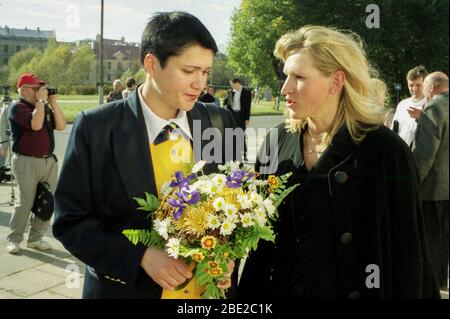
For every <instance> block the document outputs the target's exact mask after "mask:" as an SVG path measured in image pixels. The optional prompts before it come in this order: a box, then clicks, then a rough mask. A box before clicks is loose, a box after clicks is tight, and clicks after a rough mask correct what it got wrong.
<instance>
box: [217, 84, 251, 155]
mask: <svg viewBox="0 0 450 319" xmlns="http://www.w3.org/2000/svg"><path fill="white" fill-rule="evenodd" d="M230 85H231V88H232V91H230V92H229V93H228V96H227V98H226V100H225V102H224V107H225V108H226V109H228V110H230V111H231V112H232V113H233V116H234V119H235V121H236V124H237V127H240V128H241V129H242V130H243V131H244V132H245V129H246V128H247V127H248V125H249V124H250V109H251V105H252V94H251V92H250V91H249V90H247V89H246V88H244V87H243V86H242V84H241V81H240V80H239V79H233V80H231V81H230ZM243 155H244V159H245V160H247V143H246V141H245V137H244V154H243Z"/></svg>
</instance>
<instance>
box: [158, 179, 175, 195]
mask: <svg viewBox="0 0 450 319" xmlns="http://www.w3.org/2000/svg"><path fill="white" fill-rule="evenodd" d="M170 183H171V182H164V183H163V184H162V185H161V188H160V191H161V194H162V195H163V196H168V195H169V194H170V192H171V191H172V187H170Z"/></svg>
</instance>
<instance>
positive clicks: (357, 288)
mask: <svg viewBox="0 0 450 319" xmlns="http://www.w3.org/2000/svg"><path fill="white" fill-rule="evenodd" d="M275 55H276V56H277V57H278V58H280V59H281V60H282V61H283V62H284V73H285V74H286V76H287V78H286V81H285V83H284V86H283V88H282V91H281V93H282V94H283V95H285V96H286V100H287V107H288V108H289V119H288V120H287V124H280V125H279V126H278V127H277V132H278V134H272V135H269V136H268V137H267V139H266V143H265V145H267V146H269V145H270V143H269V142H272V143H273V142H277V143H278V144H277V146H278V153H277V155H278V156H273V154H267V155H269V157H270V158H271V159H273V160H272V162H271V163H270V165H269V164H268V163H266V162H263V158H265V157H264V156H262V154H264V153H267V152H266V151H267V150H268V149H269V147H263V149H262V152H260V156H259V158H260V159H261V160H258V162H257V166H256V167H257V169H258V170H259V171H260V172H261V173H263V174H266V175H267V174H272V173H273V174H276V175H279V174H284V173H287V172H293V175H292V176H291V178H290V182H291V183H299V184H300V186H299V187H297V188H296V190H295V192H293V193H291V195H290V196H289V197H288V198H287V199H286V201H285V202H284V203H283V205H282V206H280V209H279V213H280V219H279V222H277V223H276V224H275V225H274V228H275V231H276V232H277V239H276V242H275V244H271V243H269V244H264V243H261V246H260V248H259V249H258V250H257V251H256V252H254V253H252V254H251V255H250V256H249V258H248V260H247V262H246V264H245V267H244V270H243V273H242V277H241V281H240V285H239V293H240V296H241V297H242V298H246V297H261V298H283V299H285V298H288V299H289V298H294V299H297V298H435V297H436V298H438V297H439V293H438V290H437V287H436V285H435V281H434V275H433V273H432V270H431V267H430V261H429V253H428V248H427V243H426V240H425V239H424V237H423V233H424V230H423V222H422V209H421V206H420V199H419V192H420V190H419V185H420V181H419V180H418V177H417V172H416V169H415V165H414V162H413V158H412V156H411V153H410V151H409V149H408V147H407V145H406V144H405V143H404V142H403V141H402V140H401V139H400V138H399V137H398V136H397V135H396V134H395V133H393V132H391V131H390V130H389V129H387V128H386V127H384V126H383V119H384V111H383V110H381V108H380V107H379V106H377V105H376V104H377V103H376V102H375V100H374V99H372V98H371V96H370V90H369V83H370V76H371V74H373V72H371V71H370V67H369V65H368V62H367V59H366V57H365V54H364V50H363V48H362V45H361V41H360V39H359V38H358V37H357V36H356V35H354V34H351V33H343V32H340V31H337V30H334V29H331V28H325V27H320V26H305V27H303V28H301V29H300V30H298V31H296V32H292V33H288V34H286V35H284V36H282V37H281V38H280V39H279V40H278V42H277V44H276V48H275ZM271 155H272V156H271Z"/></svg>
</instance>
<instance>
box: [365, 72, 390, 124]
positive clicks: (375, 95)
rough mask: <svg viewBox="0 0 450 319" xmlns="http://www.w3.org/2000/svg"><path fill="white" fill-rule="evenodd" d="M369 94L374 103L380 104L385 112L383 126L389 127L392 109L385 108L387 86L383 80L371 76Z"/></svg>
mask: <svg viewBox="0 0 450 319" xmlns="http://www.w3.org/2000/svg"><path fill="white" fill-rule="evenodd" d="M369 89H370V93H369V94H370V96H371V98H372V99H374V102H375V104H376V105H378V106H380V107H381V108H382V109H383V110H385V112H386V116H385V118H384V126H386V127H391V126H392V119H393V117H394V110H393V109H392V108H390V109H389V110H388V109H387V108H386V100H387V98H388V88H387V85H386V83H384V81H382V80H380V79H377V78H372V79H370V85H369Z"/></svg>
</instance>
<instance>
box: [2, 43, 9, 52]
mask: <svg viewBox="0 0 450 319" xmlns="http://www.w3.org/2000/svg"><path fill="white" fill-rule="evenodd" d="M3 52H8V45H7V44H5V46H4V47H3Z"/></svg>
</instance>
